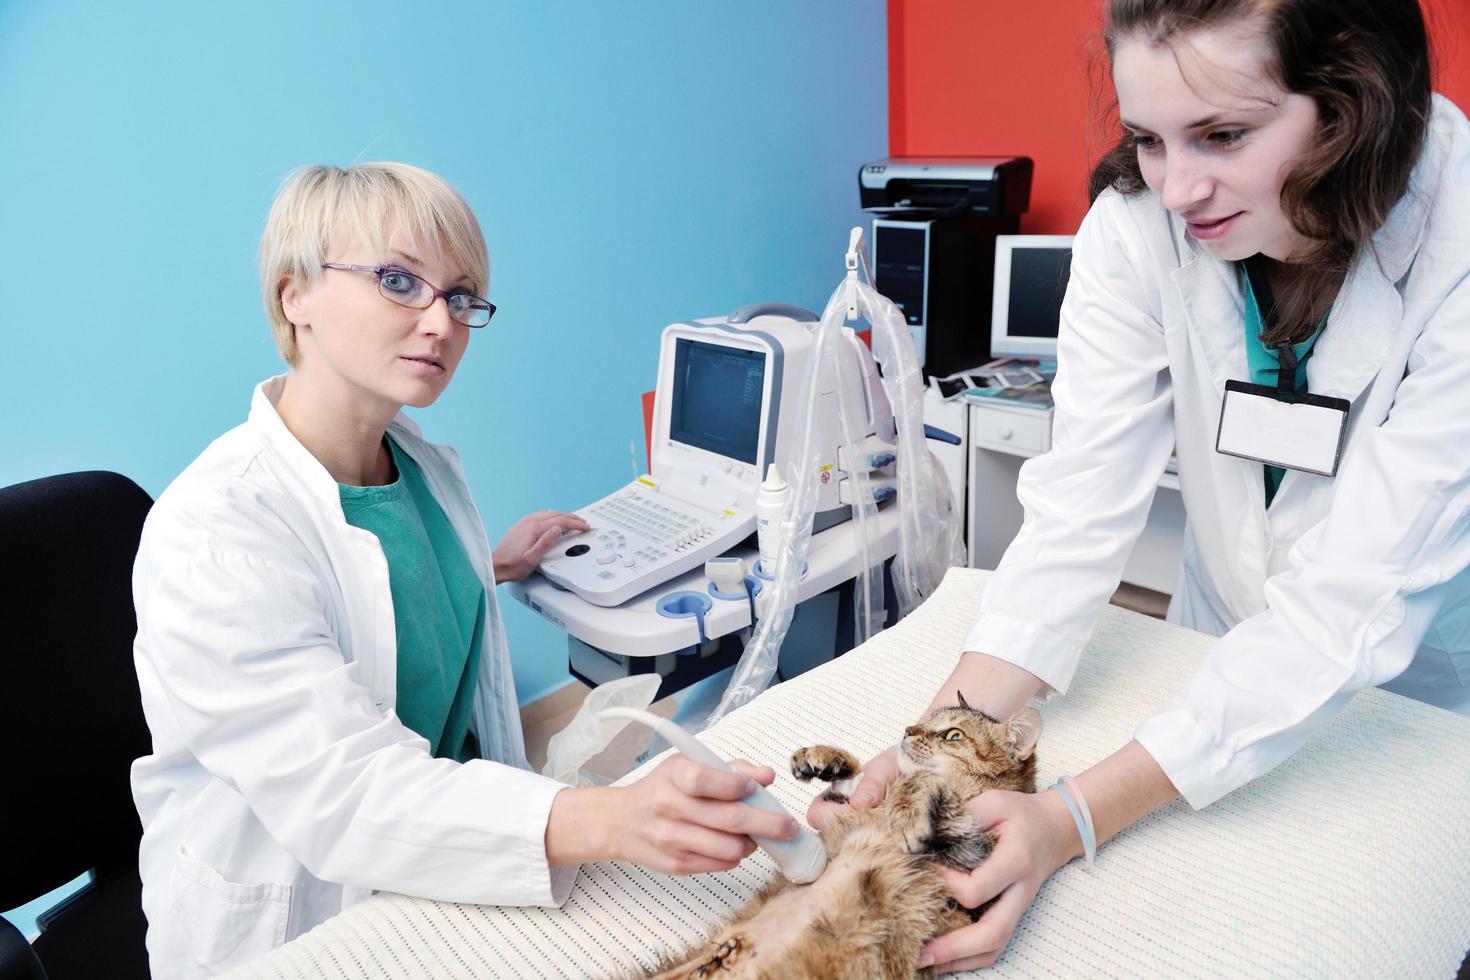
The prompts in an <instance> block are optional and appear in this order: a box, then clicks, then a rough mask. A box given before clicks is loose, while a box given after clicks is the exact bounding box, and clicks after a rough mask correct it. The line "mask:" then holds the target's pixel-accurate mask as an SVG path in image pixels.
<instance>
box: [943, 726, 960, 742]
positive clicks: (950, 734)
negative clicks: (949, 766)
mask: <svg viewBox="0 0 1470 980" xmlns="http://www.w3.org/2000/svg"><path fill="white" fill-rule="evenodd" d="M964 737H965V733H964V732H962V731H960V730H959V729H958V728H951V729H950V730H949V731H947V732H945V733H944V740H945V741H946V742H958V741H959V740H960V739H962V738H964Z"/></svg>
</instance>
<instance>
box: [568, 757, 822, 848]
mask: <svg viewBox="0 0 1470 980" xmlns="http://www.w3.org/2000/svg"><path fill="white" fill-rule="evenodd" d="M730 764H731V765H732V766H734V767H735V768H736V769H737V770H739V771H737V772H723V771H721V770H719V769H715V768H713V767H711V766H706V765H703V764H701V763H698V762H694V761H692V760H690V759H686V758H684V757H683V756H680V755H675V756H672V757H671V758H668V759H665V760H664V761H663V763H662V764H661V765H659V766H658V768H656V769H654V771H653V772H651V773H649V774H648V775H647V776H645V777H643V778H642V779H640V780H639V781H638V782H636V783H633V784H632V785H630V786H607V787H595V788H591V789H566V790H563V791H562V792H560V793H558V794H557V795H556V798H555V799H554V800H553V801H552V805H551V816H550V818H549V819H548V821H547V827H546V856H547V860H548V862H549V863H550V864H553V865H567V864H580V863H582V862H584V861H598V860H602V861H606V860H612V861H631V862H633V863H635V864H641V865H643V866H644V867H646V868H650V869H652V870H654V871H661V872H664V873H666V874H696V873H699V872H706V871H728V870H729V869H731V868H733V867H735V866H736V865H737V864H739V863H740V862H741V861H742V860H744V859H745V857H746V856H747V855H748V854H750V852H751V851H753V850H754V849H755V843H754V842H753V841H751V839H750V837H751V836H752V835H753V836H757V837H774V838H776V839H778V840H790V839H791V838H793V837H795V836H796V832H797V823H796V821H795V820H794V819H793V818H792V817H791V816H790V815H788V814H783V813H771V812H769V811H767V810H761V809H758V808H756V807H753V806H750V805H749V804H746V803H741V802H740V801H741V800H743V799H744V798H745V797H747V796H749V795H750V793H751V791H752V790H754V788H755V786H756V784H757V783H759V784H760V785H762V786H769V785H770V784H771V782H772V781H773V780H774V779H775V773H774V772H772V771H771V770H770V769H769V768H767V767H764V766H762V767H759V768H757V767H754V766H751V765H749V764H748V763H745V762H741V761H733V762H731V763H730Z"/></svg>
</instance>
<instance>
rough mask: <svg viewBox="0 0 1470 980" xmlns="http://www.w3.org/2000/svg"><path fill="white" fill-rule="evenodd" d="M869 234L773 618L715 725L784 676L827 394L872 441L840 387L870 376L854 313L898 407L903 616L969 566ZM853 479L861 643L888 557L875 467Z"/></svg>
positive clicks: (816, 357)
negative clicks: (950, 572)
mask: <svg viewBox="0 0 1470 980" xmlns="http://www.w3.org/2000/svg"><path fill="white" fill-rule="evenodd" d="M861 243H862V237H861V231H860V230H858V229H854V230H853V239H852V245H851V246H850V248H849V252H848V261H847V266H848V272H847V276H846V278H844V280H843V282H842V283H841V284H840V285H839V286H838V287H837V290H836V291H835V292H833V294H832V297H831V299H829V300H828V301H827V306H826V308H825V310H824V311H823V313H822V320H821V326H820V328H819V330H818V335H817V342H816V345H815V350H814V352H813V355H812V357H811V361H810V363H809V364H808V366H807V372H806V379H805V382H804V386H803V388H802V396H801V399H800V402H799V405H800V415H799V416H798V419H797V420H796V424H797V426H798V429H799V431H800V433H801V437H800V439H799V440H798V441H797V443H796V446H797V449H796V454H795V456H793V457H792V459H791V460H789V461H788V467H789V469H788V472H789V473H790V476H789V477H788V480H789V481H790V482H791V485H792V493H791V498H790V502H789V504H788V509H787V512H786V514H785V516H784V519H783V521H782V530H783V533H782V536H781V548H780V551H779V552H778V554H777V558H776V567H775V569H774V570H768V571H771V573H772V578H773V581H772V582H771V583H770V585H769V586H768V587H767V590H766V592H765V593H764V594H763V596H762V599H763V602H762V607H763V613H762V616H761V620H760V622H759V623H758V624H757V626H756V628H755V631H754V634H753V635H752V637H751V639H750V641H749V643H747V644H746V647H745V651H744V653H743V654H742V655H741V658H740V662H739V663H738V664H737V665H736V667H735V671H734V674H733V675H732V676H731V679H730V684H729V686H728V687H727V688H726V690H725V695H724V697H723V698H722V699H721V701H720V704H719V706H718V707H717V708H715V710H714V712H713V714H711V716H710V717H709V719H708V722H707V723H708V724H713V723H714V722H716V721H718V720H719V719H720V718H722V717H724V716H725V715H726V714H728V713H729V712H731V711H733V710H735V709H736V708H738V707H740V706H741V705H743V704H745V703H747V702H749V701H750V700H751V699H752V698H754V697H755V696H756V695H757V694H759V693H760V692H761V691H763V690H765V689H766V687H767V686H768V685H769V684H770V682H771V677H772V676H773V675H774V674H775V672H776V665H777V662H778V659H779V656H780V651H781V643H782V641H783V640H784V639H785V637H786V632H787V630H788V629H789V628H790V626H791V619H792V616H793V614H794V612H795V606H796V594H797V592H796V590H797V587H798V585H799V583H800V580H801V575H802V572H803V570H804V569H805V567H806V555H807V550H808V545H809V543H810V541H811V533H812V521H813V518H814V516H815V511H816V501H817V489H818V480H819V478H820V474H819V471H818V468H819V466H820V463H821V457H820V451H819V447H818V446H817V445H815V444H814V441H813V429H814V428H815V426H814V424H813V423H814V421H815V411H816V407H817V404H818V400H819V396H820V394H821V393H822V392H824V391H825V392H830V391H832V390H833V389H834V388H835V389H836V390H837V392H838V399H837V402H838V404H837V407H838V415H839V420H840V423H841V431H842V436H843V440H844V442H845V443H846V445H848V446H850V447H853V448H854V452H856V447H858V446H860V445H861V444H862V442H863V440H864V437H865V436H866V435H867V432H866V431H865V430H866V419H865V413H864V411H863V406H862V404H861V390H862V386H861V385H860V384H838V383H837V380H838V376H839V372H849V371H850V372H855V373H856V375H857V376H858V377H861V367H860V365H859V364H858V363H857V357H858V352H857V351H856V350H855V349H854V348H853V346H852V342H851V341H849V340H848V339H847V337H846V336H845V335H844V333H843V330H842V327H843V325H844V323H845V322H846V320H847V319H848V318H849V315H850V314H851V315H857V316H861V317H863V318H864V319H866V320H867V322H868V324H869V325H870V326H871V327H872V338H873V354H874V357H875V359H876V360H877V361H878V364H879V366H880V367H881V368H882V369H883V388H884V391H885V393H886V394H887V395H888V399H889V401H890V403H891V405H892V407H893V411H894V417H895V425H896V431H897V439H898V449H897V453H896V455H897V460H896V463H895V477H896V480H897V484H898V494H897V497H898V499H897V506H898V508H899V527H900V531H899V549H898V554H897V556H896V557H895V560H894V566H893V569H894V575H893V577H894V587H895V592H896V595H897V597H898V603H899V610H898V612H899V615H900V617H902V616H904V615H907V614H908V613H909V612H910V611H911V610H912V609H913V608H915V607H916V606H917V605H918V604H919V603H920V602H922V601H923V599H924V597H925V596H927V595H928V594H929V593H930V592H932V591H933V590H934V588H935V587H937V586H938V584H939V581H940V579H942V578H943V577H944V573H945V571H946V570H947V569H948V568H949V567H950V566H951V565H963V564H965V551H964V545H963V544H962V543H961V539H960V528H959V523H958V521H957V520H956V514H957V512H956V508H955V504H954V501H953V499H952V497H951V496H950V493H949V485H948V482H947V481H946V480H945V479H944V474H943V471H942V470H941V468H940V464H939V462H938V461H937V460H936V459H934V457H933V456H932V454H930V452H929V449H928V446H927V445H926V444H925V442H924V417H923V394H924V379H923V374H922V372H921V371H920V368H919V355H918V352H917V350H915V348H914V342H913V337H912V335H911V334H910V333H909V329H908V325H907V323H906V322H905V320H904V318H903V315H902V314H901V313H899V311H898V309H897V308H896V307H895V306H894V305H893V303H892V302H891V301H890V300H888V299H887V298H886V297H884V296H882V295H881V294H879V293H878V291H877V290H875V289H874V288H873V287H872V286H871V285H870V284H869V283H867V282H864V281H863V280H862V279H861V278H860V277H859V276H858V268H859V266H861V267H862V271H863V272H864V273H867V274H869V275H870V273H868V265H867V261H866V255H865V254H864V252H863V250H862V244H861ZM845 478H846V479H847V480H848V481H850V486H849V488H848V490H849V499H850V500H851V502H852V517H853V522H854V531H855V534H854V539H855V541H856V544H857V549H858V556H857V557H858V561H857V567H858V575H857V581H856V582H855V585H854V595H853V598H854V602H853V606H854V614H855V616H856V624H855V636H856V640H857V642H858V643H862V642H864V641H865V640H867V639H868V638H869V637H870V636H872V635H873V634H875V633H877V632H878V631H880V630H881V629H882V628H883V622H884V619H885V617H886V614H885V610H884V608H883V574H882V572H883V561H884V556H882V555H881V554H878V553H876V552H875V551H874V550H873V548H872V544H871V542H872V540H873V535H872V534H871V533H870V531H872V530H873V524H872V522H873V520H874V519H875V518H876V516H877V506H876V504H875V503H874V502H873V493H872V485H871V481H870V480H869V479H868V472H867V470H866V469H865V468H864V467H863V466H861V465H855V466H853V467H852V470H851V471H850V472H848V473H846V474H845Z"/></svg>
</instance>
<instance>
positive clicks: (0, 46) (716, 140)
mask: <svg viewBox="0 0 1470 980" xmlns="http://www.w3.org/2000/svg"><path fill="white" fill-rule="evenodd" d="M886 111H887V107H886V79H885V24H884V4H883V0H842V2H837V0H830V2H805V3H785V2H775V0H764V2H746V3H716V2H713V0H710V2H703V0H638V2H634V3H600V2H591V0H588V2H580V3H570V2H562V3H541V2H534V0H524V2H514V3H511V2H505V3H468V2H465V3H440V4H427V5H421V6H418V7H408V6H405V5H403V4H402V3H382V2H376V3H331V4H326V3H311V4H308V3H294V4H287V3H281V2H251V3H247V4H230V5H225V4H212V3H197V2H195V3H183V2H173V3H149V4H142V3H135V4H129V3H101V2H97V3H92V4H78V3H67V2H41V0H31V2H26V0H11V2H8V3H0V146H3V147H4V148H5V149H4V151H3V152H0V187H3V188H4V193H3V198H0V201H3V203H0V229H3V231H0V269H3V270H4V276H5V283H6V288H5V290H4V299H3V301H0V324H3V327H0V329H3V336H4V339H5V345H4V353H3V355H0V400H3V407H4V413H3V418H4V422H3V424H0V432H3V434H4V440H3V446H4V451H3V453H0V485H4V484H9V483H13V482H17V481H20V480H25V479H30V478H33V477H38V476H42V475H46V474H49V473H56V472H65V471H69V470H75V469H90V468H106V469H114V470H118V471H120V472H122V473H125V474H128V475H130V476H132V477H133V478H134V479H135V480H137V481H138V482H139V483H140V484H141V485H142V486H143V487H144V489H146V490H148V491H149V492H150V493H152V494H154V495H155V496H156V495H157V494H158V493H159V492H161V491H162V490H163V488H164V487H165V486H166V485H167V484H168V482H169V480H170V479H172V477H173V476H174V475H175V474H177V473H178V472H179V471H180V470H181V469H182V468H183V467H184V466H185V465H186V464H187V463H188V462H189V461H190V460H191V459H192V458H193V457H194V456H195V455H197V454H198V453H199V451H200V450H201V449H203V447H204V446H205V445H206V444H207V443H208V442H209V440H210V439H212V438H213V437H214V436H216V435H218V434H219V433H221V432H223V431H224V430H226V429H228V428H230V427H231V426H233V425H235V424H237V423H238V422H239V421H240V420H241V419H242V418H243V417H244V415H245V412H246V408H247V405H248V399H249V395H250V391H251V388H252V386H253V385H254V384H255V383H256V382H257V381H258V380H260V379H261V378H264V377H266V376H268V375H270V374H273V373H276V372H277V371H278V370H279V362H278V359H277V357H276V354H275V350H274V347H273V346H272V344H271V342H270V339H269V335H268V330H267V328H266V325H265V320H264V316H263V314H262V312H261V307H260V299H259V294H258V287H257V283H256V274H255V250H256V246H257V243H258V236H259V232H260V228H261V226H262V224H263V222H264V219H265V213H266V210H267V208H268V207H269V204H270V200H271V197H272V195H273V193H274V191H275V188H276V186H277V184H278V182H279V180H280V178H281V177H282V175H284V174H285V173H286V172H287V171H288V170H290V169H291V168H293V167H295V166H297V165H300V164H303V163H308V162H317V161H325V162H332V163H339V164H345V163H350V162H352V161H353V160H376V159H394V160H405V161H408V162H411V163H416V164H419V165H421V166H424V167H427V168H429V169H431V170H434V171H437V172H438V173H440V174H442V175H443V176H445V177H446V178H447V179H448V180H449V181H450V182H451V183H452V184H454V185H455V186H456V187H457V188H458V189H459V190H460V192H461V193H462V194H464V196H465V197H466V199H468V200H469V202H470V203H471V205H472V206H473V207H474V208H475V210H476V211H477V213H478V214H479V217H480V220H481V222H482V224H483V225H484V227H485V231H486V237H487V239H488V241H489V245H490V253H491V263H492V280H493V284H492V288H491V297H492V298H493V299H494V301H495V302H496V303H497V304H499V307H500V313H499V314H498V315H497V316H496V319H495V323H494V325H493V326H492V327H491V328H489V329H488V330H487V331H485V332H484V333H483V334H477V335H475V338H474V340H473V342H472V343H471V345H470V348H469V353H468V355H467V357H466V359H465V361H464V363H463V365H462V366H461V367H460V370H459V373H458V375H457V377H456V378H455V381H454V384H453V385H452V386H451V387H450V389H449V391H448V393H447V394H446V395H445V397H444V398H443V399H442V400H441V402H440V403H439V404H438V405H436V406H434V407H433V408H432V409H430V410H428V411H424V412H421V413H418V418H419V421H420V422H421V424H422V425H423V426H424V428H425V430H426V432H427V434H428V435H429V437H430V438H431V439H434V440H436V441H440V442H448V443H452V444H454V445H456V446H458V447H459V448H460V450H461V452H462V454H463V456H464V460H465V463H466V468H467V470H468V474H469V478H470V484H471V486H472V487H473V489H474V491H475V494H476V497H477V499H478V501H479V504H480V507H481V509H482V511H483V513H484V515H485V518H486V524H487V527H489V528H490V529H491V535H492V537H494V536H496V535H497V534H498V533H499V531H501V530H503V529H504V528H506V527H508V526H509V525H510V524H511V523H512V522H513V521H514V520H515V519H516V518H517V517H519V516H520V515H521V514H524V513H527V512H529V511H532V510H536V509H539V508H542V507H557V508H567V509H569V508H573V507H576V506H579V505H582V504H585V503H589V502H590V501H591V500H593V499H595V498H596V497H598V496H600V495H602V494H603V493H605V492H607V491H608V490H610V489H612V488H613V487H614V486H616V485H617V484H618V483H619V482H620V481H624V480H626V479H627V478H628V476H629V462H628V443H629V441H630V440H636V442H637V446H638V452H639V454H640V457H641V454H642V452H643V437H642V416H641V412H640V408H639V402H638V395H639V392H641V391H644V390H646V389H648V388H650V387H651V386H652V383H653V376H654V368H655V360H656V343H657V335H658V331H659V330H660V329H661V328H662V327H663V326H664V325H665V324H667V323H669V322H671V321H673V320H677V319H684V318H687V317H692V316H707V315H711V314H716V313H720V312H724V311H728V310H731V309H734V308H735V307H736V306H739V305H741V304H743V303H746V302H751V301H755V300H782V301H787V302H795V303H799V304H802V305H805V306H809V307H813V308H816V309H820V308H821V304H822V303H823V302H824V301H825V299H826V297H827V295H828V293H829V292H830V291H831V289H832V288H833V287H834V286H835V285H836V282H837V280H838V279H839V278H840V275H841V272H842V265H841V257H842V250H843V248H844V247H845V244H846V239H847V229H848V228H849V227H850V226H851V225H852V224H853V223H855V222H857V221H858V220H859V215H858V212H857V188H856V186H855V185H856V179H855V177H856V172H857V168H858V166H859V165H860V164H861V163H863V162H865V161H866V160H869V159H872V158H875V157H879V156H882V155H884V153H885V152H886V150H885V148H886V144H887V120H886ZM502 601H503V602H504V604H505V606H506V609H507V627H508V630H509V633H510V642H511V649H512V652H513V656H514V659H515V673H516V683H517V688H518V691H519V693H520V696H521V700H522V702H523V703H524V702H525V701H528V700H531V699H533V698H535V697H537V696H539V695H541V694H543V693H546V692H547V691H548V690H550V689H552V688H554V687H556V686H558V685H560V684H561V683H563V682H564V681H565V679H566V671H565V643H564V641H563V639H562V636H561V634H559V633H557V632H555V631H554V630H553V629H552V628H551V627H550V626H548V625H546V624H544V623H542V622H541V621H540V620H538V619H536V618H535V617H534V616H533V615H532V614H530V613H529V612H527V611H525V610H524V609H522V608H521V607H520V606H519V605H517V604H515V603H514V602H512V601H511V600H509V598H508V597H506V596H502Z"/></svg>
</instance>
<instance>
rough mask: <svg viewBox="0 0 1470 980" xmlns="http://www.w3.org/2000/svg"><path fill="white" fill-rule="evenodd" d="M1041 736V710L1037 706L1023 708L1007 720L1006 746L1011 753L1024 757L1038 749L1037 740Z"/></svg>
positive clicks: (1019, 757)
mask: <svg viewBox="0 0 1470 980" xmlns="http://www.w3.org/2000/svg"><path fill="white" fill-rule="evenodd" d="M1040 737H1041V712H1039V711H1037V710H1036V709H1035V708H1022V709H1021V710H1020V711H1018V712H1016V713H1015V714H1014V715H1011V719H1010V721H1007V722H1006V746H1007V748H1009V749H1010V751H1011V755H1013V756H1015V757H1016V758H1017V759H1024V758H1026V757H1027V756H1029V755H1030V754H1031V753H1032V752H1035V751H1036V740H1037V739H1038V738H1040Z"/></svg>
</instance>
